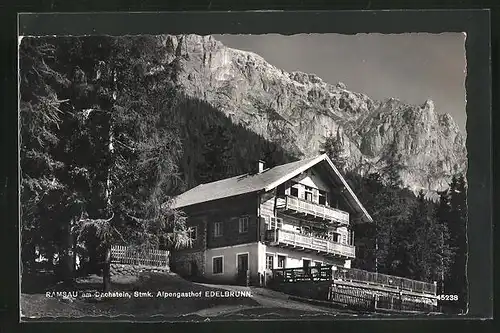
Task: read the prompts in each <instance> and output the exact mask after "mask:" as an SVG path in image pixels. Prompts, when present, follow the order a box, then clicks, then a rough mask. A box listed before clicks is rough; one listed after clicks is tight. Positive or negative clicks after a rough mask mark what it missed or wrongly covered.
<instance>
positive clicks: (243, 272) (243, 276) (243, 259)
mask: <svg viewBox="0 0 500 333" xmlns="http://www.w3.org/2000/svg"><path fill="white" fill-rule="evenodd" d="M237 258H238V259H237V262H238V267H237V270H238V284H242V285H248V283H249V281H248V278H247V272H248V253H243V254H238V255H237Z"/></svg>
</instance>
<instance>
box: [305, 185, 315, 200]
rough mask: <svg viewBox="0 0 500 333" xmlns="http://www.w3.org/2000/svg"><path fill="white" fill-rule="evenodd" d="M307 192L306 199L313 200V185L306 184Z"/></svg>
mask: <svg viewBox="0 0 500 333" xmlns="http://www.w3.org/2000/svg"><path fill="white" fill-rule="evenodd" d="M304 193H305V199H306V200H307V201H311V202H312V201H313V193H312V187H309V186H306V191H305V192H304Z"/></svg>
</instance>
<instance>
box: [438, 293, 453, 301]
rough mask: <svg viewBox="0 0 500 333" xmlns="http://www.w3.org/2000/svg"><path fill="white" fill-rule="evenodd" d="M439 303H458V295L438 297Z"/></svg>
mask: <svg viewBox="0 0 500 333" xmlns="http://www.w3.org/2000/svg"><path fill="white" fill-rule="evenodd" d="M438 300H440V301H458V295H453V294H452V295H446V294H444V295H438Z"/></svg>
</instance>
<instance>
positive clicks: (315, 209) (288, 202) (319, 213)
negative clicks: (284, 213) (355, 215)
mask: <svg viewBox="0 0 500 333" xmlns="http://www.w3.org/2000/svg"><path fill="white" fill-rule="evenodd" d="M283 208H284V209H285V210H294V211H297V212H301V213H306V214H309V215H312V216H314V217H318V218H322V219H326V220H331V221H335V222H338V223H341V224H349V213H347V212H344V211H342V210H338V209H335V208H332V207H327V206H323V205H319V204H315V203H313V202H309V201H306V200H302V199H299V198H296V197H293V196H290V195H287V196H285V203H284V206H283Z"/></svg>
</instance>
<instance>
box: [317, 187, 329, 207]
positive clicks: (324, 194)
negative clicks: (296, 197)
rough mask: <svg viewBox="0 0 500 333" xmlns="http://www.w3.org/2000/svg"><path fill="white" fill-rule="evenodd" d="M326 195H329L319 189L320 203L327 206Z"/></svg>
mask: <svg viewBox="0 0 500 333" xmlns="http://www.w3.org/2000/svg"><path fill="white" fill-rule="evenodd" d="M326 197H327V194H326V192H325V191H321V190H319V204H320V205H325V206H326Z"/></svg>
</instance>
